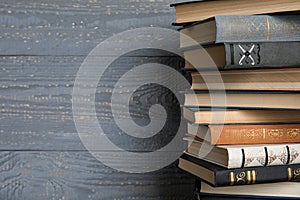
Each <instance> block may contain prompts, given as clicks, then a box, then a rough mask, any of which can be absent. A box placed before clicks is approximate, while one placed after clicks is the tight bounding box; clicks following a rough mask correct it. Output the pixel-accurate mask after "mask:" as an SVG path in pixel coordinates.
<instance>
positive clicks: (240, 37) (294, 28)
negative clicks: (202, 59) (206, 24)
mask: <svg viewBox="0 0 300 200" xmlns="http://www.w3.org/2000/svg"><path fill="white" fill-rule="evenodd" d="M215 20H216V28H217V29H216V30H217V33H216V43H226V42H283V41H300V17H299V15H279V16H269V15H253V16H216V17H215Z"/></svg>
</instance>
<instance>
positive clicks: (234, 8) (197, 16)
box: [171, 0, 300, 25]
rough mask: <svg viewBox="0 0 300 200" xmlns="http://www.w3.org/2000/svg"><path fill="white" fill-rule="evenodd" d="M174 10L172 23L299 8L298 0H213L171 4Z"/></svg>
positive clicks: (177, 23) (179, 23) (181, 23)
mask: <svg viewBox="0 0 300 200" xmlns="http://www.w3.org/2000/svg"><path fill="white" fill-rule="evenodd" d="M171 7H174V8H175V11H176V22H175V23H174V25H183V24H187V23H190V22H196V21H202V20H205V19H209V18H211V17H214V16H216V15H253V14H265V13H275V12H287V11H297V10H300V4H299V2H298V0H264V1H261V0H226V1H224V0H215V1H208V0H206V1H205V0H202V1H191V2H183V3H176V4H171Z"/></svg>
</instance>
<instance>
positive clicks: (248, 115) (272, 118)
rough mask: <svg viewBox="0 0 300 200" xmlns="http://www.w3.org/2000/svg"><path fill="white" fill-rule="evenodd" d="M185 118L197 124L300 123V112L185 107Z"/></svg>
mask: <svg viewBox="0 0 300 200" xmlns="http://www.w3.org/2000/svg"><path fill="white" fill-rule="evenodd" d="M183 116H184V118H186V119H187V120H188V121H189V122H191V123H195V124H201V125H203V124H204V125H206V124H268V123H272V124H274V123H281V124H283V123H294V124H296V123H300V110H284V109H276V110H275V109H265V110H259V109H243V110H242V109H221V108H218V109H215V108H213V109H211V108H196V107H183Z"/></svg>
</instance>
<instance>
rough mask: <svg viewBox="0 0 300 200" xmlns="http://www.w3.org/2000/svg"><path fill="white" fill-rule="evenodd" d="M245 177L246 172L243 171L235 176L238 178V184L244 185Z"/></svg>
mask: <svg viewBox="0 0 300 200" xmlns="http://www.w3.org/2000/svg"><path fill="white" fill-rule="evenodd" d="M245 177H246V172H241V173H239V174H237V175H236V176H235V178H236V183H237V184H238V185H244V184H245V183H246V181H245Z"/></svg>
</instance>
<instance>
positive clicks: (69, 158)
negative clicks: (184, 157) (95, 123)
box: [0, 151, 193, 200]
mask: <svg viewBox="0 0 300 200" xmlns="http://www.w3.org/2000/svg"><path fill="white" fill-rule="evenodd" d="M117 155H118V154H117V153H116V156H117ZM116 158H118V157H116ZM0 163H1V167H0V171H1V176H0V180H1V184H0V198H1V199H24V200H27V199H28V200H29V199H72V200H81V199H189V198H190V194H192V193H193V192H192V189H193V187H190V186H191V177H190V175H188V174H186V173H184V172H182V171H181V170H180V169H178V168H177V167H176V164H175V163H174V164H172V165H170V166H169V167H166V168H164V169H162V170H160V171H157V172H152V173H147V174H142V175H141V174H125V173H122V172H117V171H115V170H112V169H111V168H108V167H106V166H104V165H103V164H101V163H100V162H99V161H97V160H96V159H94V158H93V157H92V156H91V155H90V154H89V153H87V152H70V151H68V152H54V151H53V152H49V151H48V152H27V151H20V152H6V151H2V152H1V155H0ZM189 193H190V194H189Z"/></svg>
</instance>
